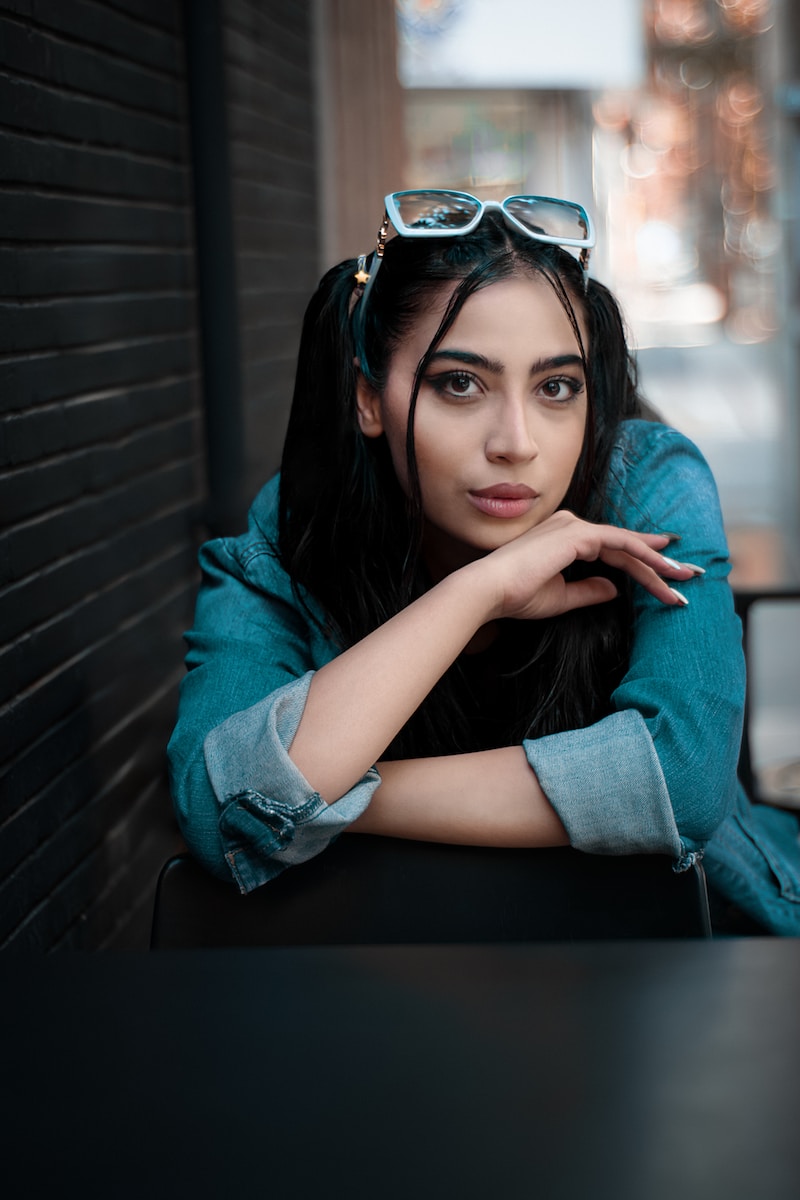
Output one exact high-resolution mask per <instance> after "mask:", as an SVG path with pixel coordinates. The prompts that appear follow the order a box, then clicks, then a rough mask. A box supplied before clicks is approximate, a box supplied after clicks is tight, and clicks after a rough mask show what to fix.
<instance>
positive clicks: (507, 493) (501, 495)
mask: <svg viewBox="0 0 800 1200" xmlns="http://www.w3.org/2000/svg"><path fill="white" fill-rule="evenodd" d="M467 494H468V496H469V499H470V501H471V503H472V504H474V505H475V507H476V508H477V509H478V510H479V512H482V513H486V515H487V516H489V517H505V518H506V519H512V518H514V517H523V516H524V515H525V513H527V512H529V511H530V509H531V508H532V507H533V504H534V501H535V500H538V498H539V493H538V492H535V491H534V490H533V488H529V487H527V486H526V485H525V484H524V483H495V484H492V485H491V486H490V487H485V488H476V489H474V490H473V491H470V492H468V493H467Z"/></svg>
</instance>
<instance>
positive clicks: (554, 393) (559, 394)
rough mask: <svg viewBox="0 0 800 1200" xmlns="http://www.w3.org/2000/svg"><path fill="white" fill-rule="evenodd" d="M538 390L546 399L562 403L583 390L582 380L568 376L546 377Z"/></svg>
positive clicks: (573, 397)
mask: <svg viewBox="0 0 800 1200" xmlns="http://www.w3.org/2000/svg"><path fill="white" fill-rule="evenodd" d="M540 390H541V392H542V394H543V395H544V397H545V399H546V400H555V401H556V402H557V403H559V404H563V403H566V401H568V400H574V399H575V397H576V396H578V395H580V393H581V392H582V391H583V382H582V381H581V380H580V379H572V378H569V377H564V378H558V379H546V380H545V382H544V383H543V384H542V385H541V389H540Z"/></svg>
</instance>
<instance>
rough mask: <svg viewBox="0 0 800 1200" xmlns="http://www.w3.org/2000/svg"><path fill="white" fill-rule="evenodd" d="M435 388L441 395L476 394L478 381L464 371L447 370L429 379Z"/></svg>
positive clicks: (461, 395)
mask: <svg viewBox="0 0 800 1200" xmlns="http://www.w3.org/2000/svg"><path fill="white" fill-rule="evenodd" d="M431 383H432V384H433V387H434V388H435V390H436V391H437V392H438V393H439V394H440V395H442V396H460V397H468V396H476V395H477V394H478V390H479V387H478V381H477V380H476V379H475V377H474V376H473V375H470V374H468V372H466V371H448V372H447V374H446V375H438V376H437V377H436V378H435V379H432V380H431Z"/></svg>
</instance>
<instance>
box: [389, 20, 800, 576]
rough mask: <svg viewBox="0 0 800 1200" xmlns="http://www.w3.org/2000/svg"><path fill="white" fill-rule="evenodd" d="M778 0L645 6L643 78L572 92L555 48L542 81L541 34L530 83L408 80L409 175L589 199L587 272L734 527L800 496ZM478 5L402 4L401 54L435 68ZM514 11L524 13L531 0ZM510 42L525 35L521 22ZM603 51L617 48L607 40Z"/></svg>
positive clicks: (780, 511) (755, 521) (485, 189)
mask: <svg viewBox="0 0 800 1200" xmlns="http://www.w3.org/2000/svg"><path fill="white" fill-rule="evenodd" d="M775 2H776V0H638V2H637V0H634V2H633V3H632V4H628V5H627V13H628V17H629V19H633V20H635V21H636V22H637V28H638V35H639V38H640V39H641V44H642V45H643V47H644V51H645V53H644V54H643V55H642V63H643V70H642V72H641V75H642V77H641V82H640V83H638V85H636V86H625V87H614V88H609V87H602V88H598V87H596V86H593V85H592V83H591V82H590V81H589V82H587V83H586V84H585V85H584V86H583V87H580V88H578V87H576V86H575V83H574V70H573V68H572V67H570V68H569V72H570V74H569V75H567V74H566V68H565V78H564V82H563V83H562V84H558V83H556V84H554V83H553V80H552V61H550V60H549V61H548V74H547V77H546V80H545V85H544V86H540V85H538V84H537V82H536V78H535V75H536V60H537V57H538V56H537V54H536V46H535V42H531V43H530V44H531V45H532V47H533V48H532V51H531V60H532V62H531V82H530V83H529V85H527V86H524V87H519V86H517V87H516V88H514V89H506V90H499V89H497V88H493V89H486V88H484V89H475V88H470V89H469V90H467V89H465V88H462V89H461V90H452V89H448V88H447V87H446V86H445V87H443V86H438V87H436V88H432V87H425V88H420V87H413V88H407V90H406V92H405V114H406V118H405V119H406V132H407V142H408V159H407V169H406V177H405V181H404V182H405V186H407V187H419V186H425V185H428V186H433V185H438V186H453V187H459V188H463V189H465V190H467V191H472V192H476V193H477V194H479V195H484V196H495V197H497V196H502V195H507V194H509V193H510V192H514V191H518V190H519V191H533V192H538V193H544V194H552V195H561V196H564V197H567V198H574V199H576V200H580V201H581V202H590V201H591V200H592V199H593V202H594V208H593V215H594V216H595V218H596V221H597V226H598V235H599V237H598V242H599V244H598V249H597V256H596V260H595V265H594V271H595V272H596V274H597V275H598V277H599V278H601V279H603V280H604V281H605V282H607V283H608V284H609V285H610V286H611V287H612V289H613V290H614V291H615V292H616V293H617V295H618V296H619V297H620V299H621V300H622V303H623V306H624V308H625V311H626V315H627V318H628V321H629V324H630V326H631V330H632V340H633V342H634V344H635V345H636V346H637V347H638V348H639V349H640V364H641V368H642V378H643V384H644V387H645V391H646V393H647V395H648V398H649V399H650V400H651V401H652V402H653V403H654V404H655V405H656V407H658V408H659V409H660V410H661V411H662V413H663V414H664V416H665V418H666V419H667V420H668V421H670V422H671V423H672V424H675V425H677V426H678V427H679V428H682V429H684V430H685V432H687V433H688V434H689V435H690V436H692V437H694V438H695V440H696V441H697V442H698V443H699V444H700V446H701V449H703V450H704V452H705V453H706V455H707V457H708V458H709V460H710V462H711V465H712V467H713V469H714V470H715V473H716V474H717V477H718V481H719V483H720V490H721V494H722V500H723V508H724V511H725V515H726V521H727V523H728V527H729V530H730V529H733V528H736V527H746V526H754V525H755V526H759V525H761V526H770V525H771V526H775V525H780V524H781V523H782V521H783V519H784V515H785V512H786V509H787V500H786V496H787V490H788V492H789V493H792V491H793V489H792V487H791V486H789V487H788V488H787V483H788V480H787V475H788V471H787V466H786V462H785V461H784V460H782V458H781V450H780V443H781V437H782V433H783V431H784V430H785V429H786V427H787V410H786V401H785V399H784V397H785V396H786V394H787V392H788V390H789V388H788V386H787V384H788V380H786V379H783V378H781V375H780V371H781V357H780V355H778V354H776V353H775V348H774V343H775V339H776V338H778V336H779V335H780V333H781V328H780V326H781V320H780V314H781V311H782V304H783V298H782V293H783V290H784V286H785V285H784V278H783V275H782V272H784V271H785V270H786V267H785V264H784V255H783V254H782V239H783V230H782V227H781V222H780V220H779V219H778V217H777V215H776V195H778V194H779V193H777V192H776V187H777V185H778V183H779V180H778V174H779V166H780V160H779V151H778V139H777V136H776V129H777V120H776V114H775V112H774V110H773V99H772V98H773V96H774V95H775V94H776V90H777V89H778V85H779V82H780V81H779V79H778V67H777V66H776V61H777V59H778V53H777V46H776V41H777V39H776V36H775V31H774V25H775V11H774V10H775ZM511 3H512V0H503V5H504V11H505V10H507V9H508V8H509V5H510V4H511ZM474 5H475V0H397V10H398V34H399V39H400V41H401V44H405V47H406V49H405V55H406V60H407V59H408V57H409V54H411V53H412V51H413V44H412V47H411V50H409V41H410V42H411V43H413V42H414V39H415V38H416V39H417V42H420V41H423V42H424V58H425V62H426V64H427V66H426V70H427V72H428V77H430V75H431V72H433V71H435V63H436V53H437V49H436V48H437V44H438V45H441V46H442V47H443V49H442V54H443V56H445V57H446V51H445V48H446V46H447V43H448V39H453V38H455V37H457V36H458V28H459V22H460V21H462V22H463V21H464V20H465V19H466V16H465V13H466V12H467V11H468V10H469V9H470V8H471V7H474ZM482 7H483V8H488V7H489V6H487V5H485V4H484V5H482ZM495 7H496V6H494V5H493V6H492V8H493V9H494V8H495ZM519 7H520V10H521V11H522V10H526V11H527V13H528V14H530V11H531V5H530V3H529V0H520V5H519ZM534 7H535V10H536V12H537V13H539V14H541V12H542V6H541V5H540V4H536V5H535V6H534ZM602 7H603V6H598V8H602ZM617 7H618V6H617ZM620 11H621V10H620ZM545 23H546V25H547V26H548V28H549V25H550V23H551V20H550V18H547V20H546V22H545ZM578 28H580V25H578ZM506 36H507V38H509V39H512V40H513V39H515V38H516V37H517V36H518V30H517V29H516V27H515V26H514V25H513V23H510V22H507V30H506ZM420 53H422V51H420ZM593 53H594V55H595V57H600V58H602V57H603V56H604V55H607V54H610V53H611V48H610V47H608V46H604V45H603V43H602V38H600V40H599V41H598V42H596V43H595V44H594V45H593ZM402 57H403V51H401V61H402ZM511 57H513V59H514V62H515V63H516V64H518V60H519V55H518V54H517V53H514V54H513V55H511ZM443 61H444V57H443ZM515 70H517V73H518V66H517V67H515ZM784 440H785V439H784ZM793 474H794V472H793ZM775 571H776V572H777V571H778V568H777V567H776V568H775Z"/></svg>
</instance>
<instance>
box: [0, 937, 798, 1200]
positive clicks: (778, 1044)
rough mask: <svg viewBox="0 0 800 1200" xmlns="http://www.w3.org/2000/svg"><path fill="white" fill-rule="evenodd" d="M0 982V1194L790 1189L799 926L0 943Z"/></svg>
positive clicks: (793, 1180) (743, 1193)
mask: <svg viewBox="0 0 800 1200" xmlns="http://www.w3.org/2000/svg"><path fill="white" fill-rule="evenodd" d="M0 987H2V991H1V992H0V995H2V998H3V999H2V1004H3V1014H4V1015H3V1021H2V1034H1V1035H0V1045H1V1048H2V1070H1V1072H0V1095H2V1100H3V1117H2V1123H1V1127H2V1142H3V1164H4V1166H3V1176H4V1178H5V1181H6V1183H4V1184H3V1185H2V1190H3V1194H4V1195H5V1196H14V1197H16V1196H23V1195H24V1196H45V1195H46V1196H50V1195H64V1194H66V1195H81V1196H83V1197H87V1198H88V1197H95V1196H98V1197H99V1196H103V1197H108V1198H110V1200H118V1198H127V1197H136V1198H137V1200H138V1198H145V1197H147V1198H149V1197H161V1196H171V1197H178V1198H181V1200H182V1198H183V1197H227V1196H238V1195H243V1196H248V1197H249V1196H252V1195H257V1196H259V1197H261V1196H275V1197H281V1198H283V1197H317V1196H320V1197H326V1198H329V1197H339V1196H341V1197H362V1196H363V1197H367V1196H369V1197H381V1198H383V1197H387V1198H394V1197H401V1196H402V1197H433V1196H436V1197H440V1196H447V1197H449V1196H453V1197H473V1196H474V1197H492V1200H494V1198H495V1197H497V1198H499V1197H503V1198H505V1197H517V1196H520V1197H521V1196H525V1197H527V1196H541V1197H543V1198H545V1200H550V1198H562V1197H564V1198H572V1197H575V1198H576V1200H577V1198H578V1197H580V1198H581V1200H585V1198H590V1197H591V1198H595V1197H614V1198H615V1200H627V1198H630V1200H634V1198H635V1200H661V1198H662V1197H664V1198H665V1200H666V1198H667V1197H670V1198H671V1200H672V1198H676V1197H680V1198H681V1200H687V1198H689V1200H693V1198H694V1197H698V1198H700V1197H703V1200H714V1198H716V1197H725V1198H726V1200H737V1198H738V1197H742V1200H745V1198H746V1200H755V1198H758V1200H773V1198H778V1197H780V1198H784V1197H785V1198H787V1200H789V1198H792V1200H794V1198H795V1197H797V1196H798V1195H800V1004H799V1003H798V1001H799V1000H800V941H795V940H783V941H781V940H777V939H774V940H773V939H770V940H767V939H765V940H763V941H762V940H751V939H742V940H737V939H731V940H727V941H717V942H710V943H709V942H701V941H700V942H658V943H655V942H653V943H637V942H625V943H596V944H588V943H584V944H580V943H579V944H572V945H558V944H548V945H505V946H498V947H492V946H472V947H465V946H459V947H436V946H428V947H422V948H414V947H383V948H372V947H357V948H322V949H286V948H280V949H272V950H255V951H253V950H242V951H209V952H197V951H195V952H184V953H180V952H178V953H162V954H151V955H131V956H119V955H96V956H91V957H90V956H78V955H74V956H68V955H62V956H56V957H51V958H48V959H41V960H31V959H17V958H11V957H8V958H6V959H5V960H0ZM9 1180H10V1187H9V1186H8V1181H9Z"/></svg>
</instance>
